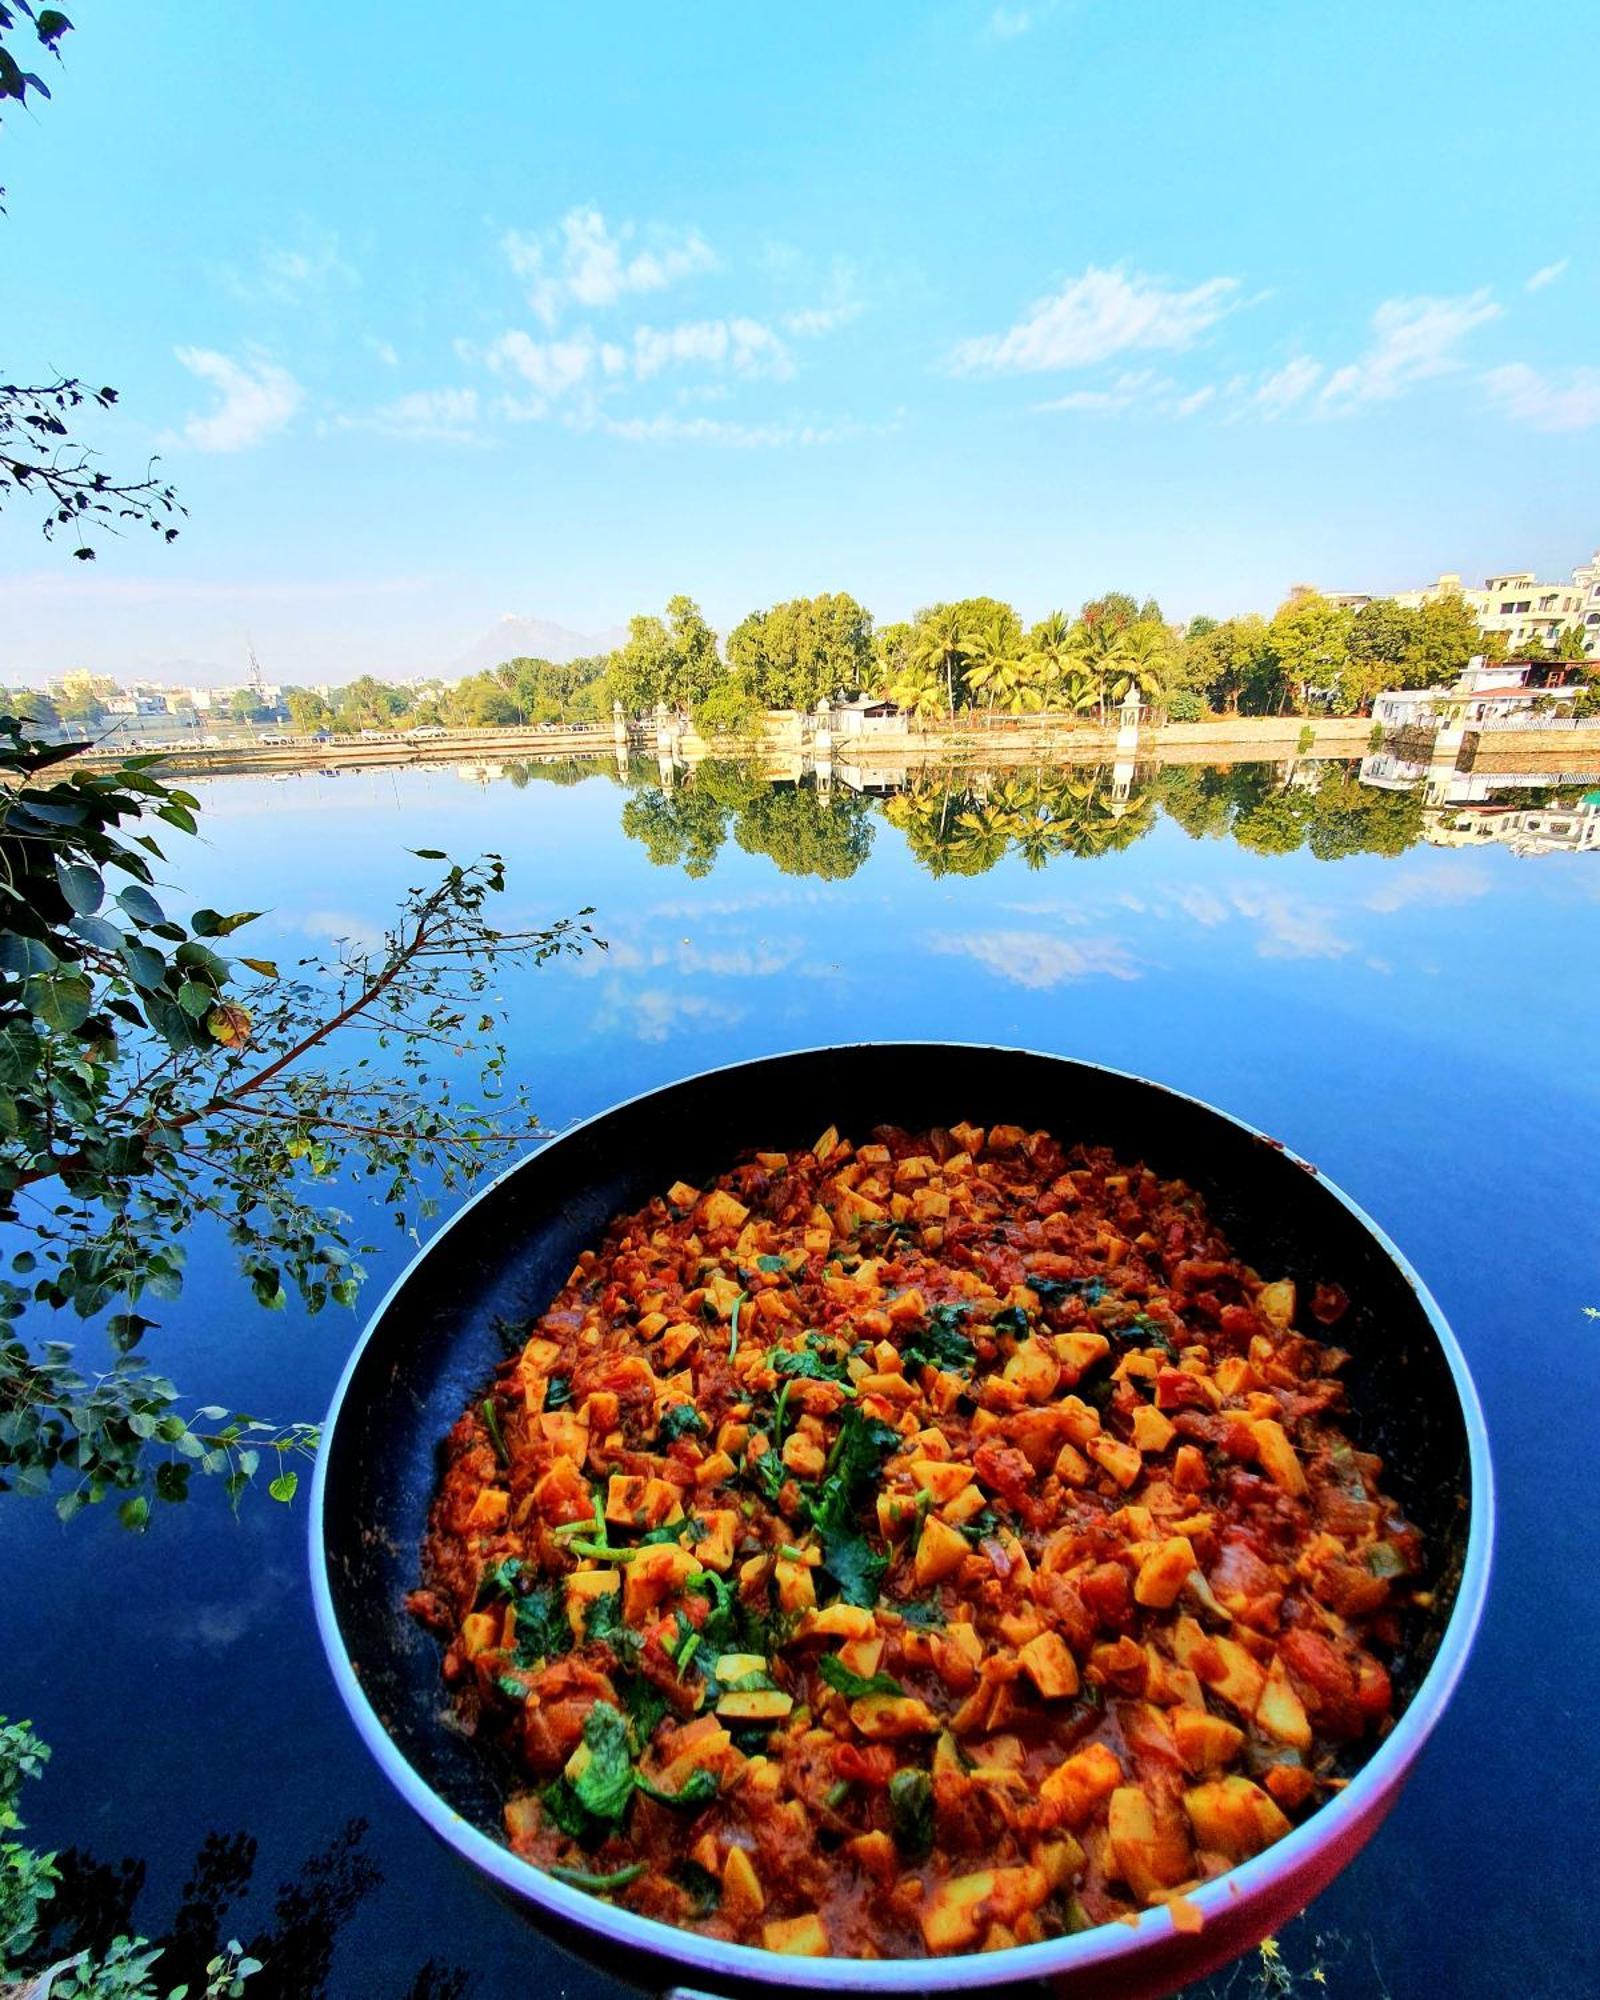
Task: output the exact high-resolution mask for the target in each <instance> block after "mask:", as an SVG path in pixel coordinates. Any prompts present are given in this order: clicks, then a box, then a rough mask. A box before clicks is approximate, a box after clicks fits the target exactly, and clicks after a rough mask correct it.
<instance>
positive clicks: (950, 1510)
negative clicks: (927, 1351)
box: [939, 1377, 988, 1528]
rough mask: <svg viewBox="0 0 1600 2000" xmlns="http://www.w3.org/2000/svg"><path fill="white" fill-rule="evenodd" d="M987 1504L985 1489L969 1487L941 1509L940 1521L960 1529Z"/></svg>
mask: <svg viewBox="0 0 1600 2000" xmlns="http://www.w3.org/2000/svg"><path fill="white" fill-rule="evenodd" d="M945 1379H946V1380H948V1379H949V1378H948V1377H946V1378H945ZM987 1504H988V1503H987V1502H986V1501H985V1499H984V1497H983V1488H982V1487H981V1486H969V1487H967V1488H966V1489H965V1491H964V1492H961V1493H958V1494H957V1495H956V1497H955V1498H954V1499H953V1500H947V1501H946V1502H945V1503H944V1505H943V1506H942V1507H941V1508H940V1509H939V1519H940V1520H941V1521H948V1522H949V1523H950V1525H951V1527H953V1528H958V1527H960V1525H961V1523H962V1522H963V1521H970V1520H971V1519H972V1517H973V1515H974V1514H981V1513H982V1512H983V1510H984V1507H985V1506H986V1505H987Z"/></svg>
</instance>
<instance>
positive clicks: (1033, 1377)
mask: <svg viewBox="0 0 1600 2000" xmlns="http://www.w3.org/2000/svg"><path fill="white" fill-rule="evenodd" d="M1004 1376H1005V1379H1006V1381H1008V1382H1010V1383H1011V1384H1013V1386H1014V1387H1016V1388H1018V1389H1020V1390H1021V1391H1022V1393H1023V1395H1024V1396H1026V1397H1027V1399H1028V1401H1029V1402H1030V1403H1046V1402H1048V1401H1049V1400H1050V1398H1051V1397H1052V1396H1053V1395H1054V1394H1055V1392H1056V1390H1057V1388H1058V1387H1059V1386H1060V1382H1061V1364H1060V1362H1059V1361H1057V1360H1056V1358H1055V1356H1054V1355H1053V1354H1052V1353H1051V1352H1050V1350H1049V1349H1048V1348H1047V1347H1046V1346H1045V1344H1044V1342H1043V1341H1042V1340H1025V1341H1024V1342H1023V1343H1022V1345H1021V1346H1020V1347H1019V1348H1018V1349H1017V1351H1016V1353H1015V1354H1013V1355H1012V1357H1011V1359H1010V1360H1009V1361H1008V1362H1007V1363H1006V1365H1005V1369H1004Z"/></svg>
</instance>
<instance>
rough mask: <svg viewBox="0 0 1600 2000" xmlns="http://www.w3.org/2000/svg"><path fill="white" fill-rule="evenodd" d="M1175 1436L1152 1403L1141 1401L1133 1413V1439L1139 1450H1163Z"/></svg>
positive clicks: (1169, 1424) (1167, 1422) (1170, 1426)
mask: <svg viewBox="0 0 1600 2000" xmlns="http://www.w3.org/2000/svg"><path fill="white" fill-rule="evenodd" d="M1176 1436H1177V1432H1176V1431H1175V1430H1174V1429H1173V1427H1172V1425H1171V1423H1170V1422H1169V1421H1168V1420H1167V1418H1165V1417H1164V1416H1163V1415H1162V1414H1161V1412H1160V1411H1159V1410H1158V1409H1157V1408H1156V1406H1155V1404H1154V1403H1141V1404H1140V1405H1139V1407H1138V1409H1136V1410H1135V1411H1134V1413H1133V1441H1134V1443H1135V1444H1136V1445H1137V1446H1138V1447H1139V1449H1140V1451H1148V1452H1151V1453H1158V1452H1163V1451H1165V1450H1166V1448H1167V1446H1168V1445H1169V1444H1171V1442H1172V1440H1173V1439H1174V1438H1175V1437H1176Z"/></svg>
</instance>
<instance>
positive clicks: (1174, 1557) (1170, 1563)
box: [1133, 1535, 1195, 1611]
mask: <svg viewBox="0 0 1600 2000" xmlns="http://www.w3.org/2000/svg"><path fill="white" fill-rule="evenodd" d="M1194 1566H1195V1553H1194V1544H1193V1543H1192V1542H1191V1541H1190V1540H1189V1537H1188V1536H1187V1535H1173V1536H1171V1537H1169V1539H1168V1540H1166V1541H1164V1542H1163V1543H1162V1544H1161V1546H1160V1548H1158V1549H1157V1550H1156V1551H1155V1553H1154V1554H1153V1555H1148V1556H1146V1557H1145V1559H1144V1561H1143V1562H1142V1563H1141V1564H1140V1565H1139V1574H1138V1577H1137V1578H1136V1580H1135V1582H1134V1586H1133V1595H1134V1599H1135V1601H1136V1602H1137V1603H1140V1604H1147V1605H1151V1606H1153V1607H1154V1608H1155V1609H1156V1610H1158V1611H1165V1610H1166V1608H1167V1606H1168V1605H1169V1604H1176V1603H1177V1601H1178V1592H1179V1591H1180V1590H1182V1588H1183V1585H1184V1579H1185V1578H1186V1577H1187V1576H1188V1574H1189V1572H1190V1570H1192V1569H1193V1568H1194Z"/></svg>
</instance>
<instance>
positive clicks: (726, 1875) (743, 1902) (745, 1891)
mask: <svg viewBox="0 0 1600 2000" xmlns="http://www.w3.org/2000/svg"><path fill="white" fill-rule="evenodd" d="M766 1907H767V1898H766V1892H765V1891H764V1890H763V1888H762V1887H761V1877H760V1876H759V1875H758V1874H757V1873H756V1869H755V1863H754V1862H753V1861H752V1860H751V1859H750V1856H749V1855H748V1854H747V1853H746V1852H745V1850H744V1849H743V1848H742V1847H730V1848H729V1849H728V1858H727V1859H726V1860H725V1861H724V1862H723V1864H722V1914H723V1915H724V1916H725V1917H731V1918H732V1919H733V1920H734V1922H736V1923H739V1922H744V1921H747V1920H748V1919H749V1918H751V1917H759V1916H760V1914H761V1912H762V1911H763V1910H764V1909H765V1908H766Z"/></svg>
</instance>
